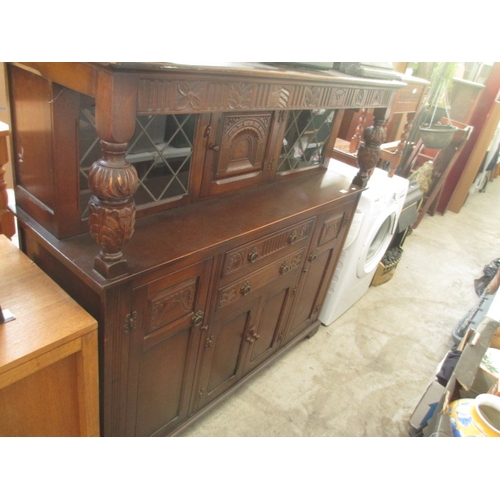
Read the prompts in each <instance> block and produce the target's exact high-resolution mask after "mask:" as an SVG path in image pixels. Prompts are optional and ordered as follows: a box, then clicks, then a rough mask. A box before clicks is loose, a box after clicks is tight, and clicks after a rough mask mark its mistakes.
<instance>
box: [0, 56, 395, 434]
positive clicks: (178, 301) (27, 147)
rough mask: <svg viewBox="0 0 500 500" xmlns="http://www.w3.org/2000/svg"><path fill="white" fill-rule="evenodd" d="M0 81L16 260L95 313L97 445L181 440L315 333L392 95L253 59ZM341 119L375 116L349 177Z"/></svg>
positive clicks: (61, 70)
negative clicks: (12, 183)
mask: <svg viewBox="0 0 500 500" xmlns="http://www.w3.org/2000/svg"><path fill="white" fill-rule="evenodd" d="M8 74H9V88H10V101H11V109H12V121H13V131H12V133H13V142H14V155H13V156H14V158H13V160H14V166H15V174H16V203H17V205H16V212H17V216H18V220H19V232H20V241H21V245H22V249H23V251H24V252H26V253H27V254H28V255H29V256H30V258H32V259H33V260H34V261H35V262H36V263H37V264H38V265H39V266H40V267H41V268H42V269H43V270H45V271H46V272H47V273H48V274H49V275H50V276H51V277H53V279H54V280H56V281H57V282H58V283H59V284H60V285H61V286H62V287H63V288H64V289H65V290H66V291H67V292H68V293H69V294H70V295H71V296H73V297H74V298H75V299H76V300H77V301H78V302H79V303H80V304H81V305H82V306H83V307H84V308H85V309H86V310H87V311H88V312H90V313H91V314H92V315H93V316H94V317H95V318H96V319H97V320H98V324H99V353H100V367H101V373H100V396H101V411H102V415H101V423H102V428H101V434H102V435H104V436H155V435H176V434H179V433H181V432H182V430H183V429H184V428H185V427H186V426H187V425H188V424H189V423H190V422H192V421H193V420H194V419H196V418H198V417H199V416H200V415H202V414H203V413H204V412H206V411H207V410H208V409H210V408H211V407H213V405H215V404H217V402H218V401H220V400H221V399H222V398H224V397H226V396H227V395H228V394H230V393H231V391H233V390H234V389H235V388H236V387H238V386H239V385H241V384H242V383H243V382H244V381H245V380H247V379H248V378H249V377H250V376H251V375H253V374H255V373H257V371H258V370H260V369H262V368H263V367H264V366H266V365H267V364H268V363H269V362H270V361H272V360H273V359H274V358H275V357H276V356H278V355H280V354H281V353H283V352H285V351H286V350H287V349H289V348H291V347H292V346H293V345H295V344H296V343H297V342H298V341H300V340H301V339H303V338H305V337H306V336H311V335H313V334H314V333H315V332H316V331H317V329H318V327H319V321H318V320H317V315H318V312H319V310H320V308H321V305H322V302H323V300H324V297H325V294H326V292H327V288H328V284H329V281H330V279H331V277H332V275H333V272H334V269H335V266H336V263H337V257H338V255H339V252H340V250H341V248H342V245H343V242H344V239H345V236H346V234H347V231H348V229H349V225H350V222H351V219H352V215H353V213H354V210H355V208H356V205H357V203H358V200H359V196H360V194H361V192H362V190H363V189H364V188H365V187H366V185H367V182H368V179H369V175H370V171H371V169H372V168H373V167H374V166H375V164H376V162H377V160H378V155H379V146H380V143H382V142H383V139H384V132H383V123H384V119H385V110H386V108H387V107H388V105H389V104H390V101H391V99H392V97H393V95H394V93H395V92H396V91H397V90H398V89H399V88H401V86H402V85H404V84H402V83H400V82H392V81H378V80H366V79H361V78H356V77H349V76H347V75H344V74H340V73H336V72H334V71H321V70H317V71H314V70H309V71H299V70H297V69H294V70H288V71H287V70H285V69H283V68H276V67H273V66H270V65H266V64H260V63H256V64H246V63H239V64H233V65H227V66H225V67H195V66H179V65H174V64H168V63H127V64H125V63H120V64H116V63H115V64H102V63H101V64H97V63H12V64H9V65H8ZM347 108H370V109H375V115H376V116H375V121H374V126H373V127H370V128H369V129H367V130H366V131H365V137H364V143H363V144H362V146H361V147H360V149H359V153H358V163H359V167H360V168H359V173H358V174H357V175H356V177H355V178H354V179H348V178H345V177H343V176H341V175H338V174H336V173H334V172H332V171H330V170H328V169H327V168H326V166H327V163H328V159H329V156H330V153H331V151H332V149H333V143H334V141H335V137H336V133H337V130H338V127H339V120H338V117H339V116H340V113H339V110H342V109H347ZM89 231H90V234H89Z"/></svg>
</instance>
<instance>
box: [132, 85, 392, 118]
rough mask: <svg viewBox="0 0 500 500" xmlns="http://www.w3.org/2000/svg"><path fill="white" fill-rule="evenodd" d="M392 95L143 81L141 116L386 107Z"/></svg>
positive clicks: (317, 87) (326, 87)
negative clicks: (232, 111)
mask: <svg viewBox="0 0 500 500" xmlns="http://www.w3.org/2000/svg"><path fill="white" fill-rule="evenodd" d="M392 94H393V91H392V90H388V89H384V90H382V89H370V88H363V89H361V88H359V87H349V86H347V85H346V86H340V87H339V86H333V85H326V84H325V85H318V84H316V85H312V84H311V85H308V84H294V83H290V84H286V85H283V84H280V85H273V84H269V83H264V82H245V81H229V82H227V81H217V82H212V81H203V80H175V79H168V77H165V78H164V79H162V78H159V77H156V78H152V77H151V78H149V77H144V78H141V79H140V84H139V89H138V113H139V114H151V113H153V114H162V113H205V112H210V111H230V110H256V109H261V110H266V109H267V110H272V109H276V110H279V109H311V108H357V107H366V108H374V107H384V106H387V105H388V104H389V102H390V100H391V97H392Z"/></svg>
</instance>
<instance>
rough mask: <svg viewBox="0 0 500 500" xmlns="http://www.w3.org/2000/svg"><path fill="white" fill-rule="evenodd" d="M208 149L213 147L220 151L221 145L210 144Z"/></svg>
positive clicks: (213, 149)
mask: <svg viewBox="0 0 500 500" xmlns="http://www.w3.org/2000/svg"><path fill="white" fill-rule="evenodd" d="M208 149H211V150H212V151H219V149H220V146H219V145H217V144H209V145H208Z"/></svg>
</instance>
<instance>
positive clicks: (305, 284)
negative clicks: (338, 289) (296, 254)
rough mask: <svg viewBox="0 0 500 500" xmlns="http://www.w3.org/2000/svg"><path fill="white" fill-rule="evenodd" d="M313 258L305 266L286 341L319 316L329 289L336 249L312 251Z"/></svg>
mask: <svg viewBox="0 0 500 500" xmlns="http://www.w3.org/2000/svg"><path fill="white" fill-rule="evenodd" d="M311 255H312V259H311V258H310V260H312V261H310V262H308V263H307V265H306V266H305V267H304V273H303V275H302V280H301V283H300V285H299V291H298V293H297V294H296V296H297V300H296V302H295V304H294V307H293V311H292V319H291V323H290V327H289V329H288V330H289V331H288V333H287V335H286V337H285V339H284V342H285V343H288V342H289V341H290V340H292V339H294V338H295V337H297V335H299V334H300V333H302V332H303V331H304V330H305V329H307V328H308V327H309V326H311V325H312V324H313V323H314V321H315V320H316V318H317V317H318V314H319V310H320V308H321V304H322V302H323V299H324V294H325V293H326V290H327V289H328V285H329V281H328V277H329V276H330V274H331V272H333V268H334V265H335V261H336V256H337V252H336V249H333V248H330V249H326V250H324V251H322V252H318V251H317V250H316V252H315V253H311Z"/></svg>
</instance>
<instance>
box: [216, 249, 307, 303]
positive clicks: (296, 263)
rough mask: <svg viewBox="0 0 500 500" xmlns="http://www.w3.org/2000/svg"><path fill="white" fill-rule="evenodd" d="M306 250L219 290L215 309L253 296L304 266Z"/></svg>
mask: <svg viewBox="0 0 500 500" xmlns="http://www.w3.org/2000/svg"><path fill="white" fill-rule="evenodd" d="M306 250H307V247H302V248H299V249H297V250H295V251H294V252H292V253H289V254H288V255H285V256H284V257H282V258H281V259H278V260H276V261H275V262H273V263H272V264H269V265H267V266H264V267H262V268H261V269H260V270H258V271H255V272H253V273H251V274H248V275H246V276H243V277H242V278H240V279H239V280H237V281H234V282H232V283H230V284H228V285H226V286H224V287H222V288H220V289H219V291H218V295H217V302H216V308H217V309H221V308H222V307H226V306H228V305H229V304H232V303H234V302H235V301H237V300H241V299H242V298H244V297H246V296H247V295H250V294H253V292H258V291H259V290H260V289H261V288H262V287H264V286H267V285H268V284H269V283H271V282H273V281H274V280H276V279H279V278H281V277H283V276H286V275H287V274H288V273H290V272H292V271H294V270H296V269H299V268H300V269H301V268H302V266H303V264H304V260H305V253H306ZM259 267H261V266H259Z"/></svg>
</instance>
